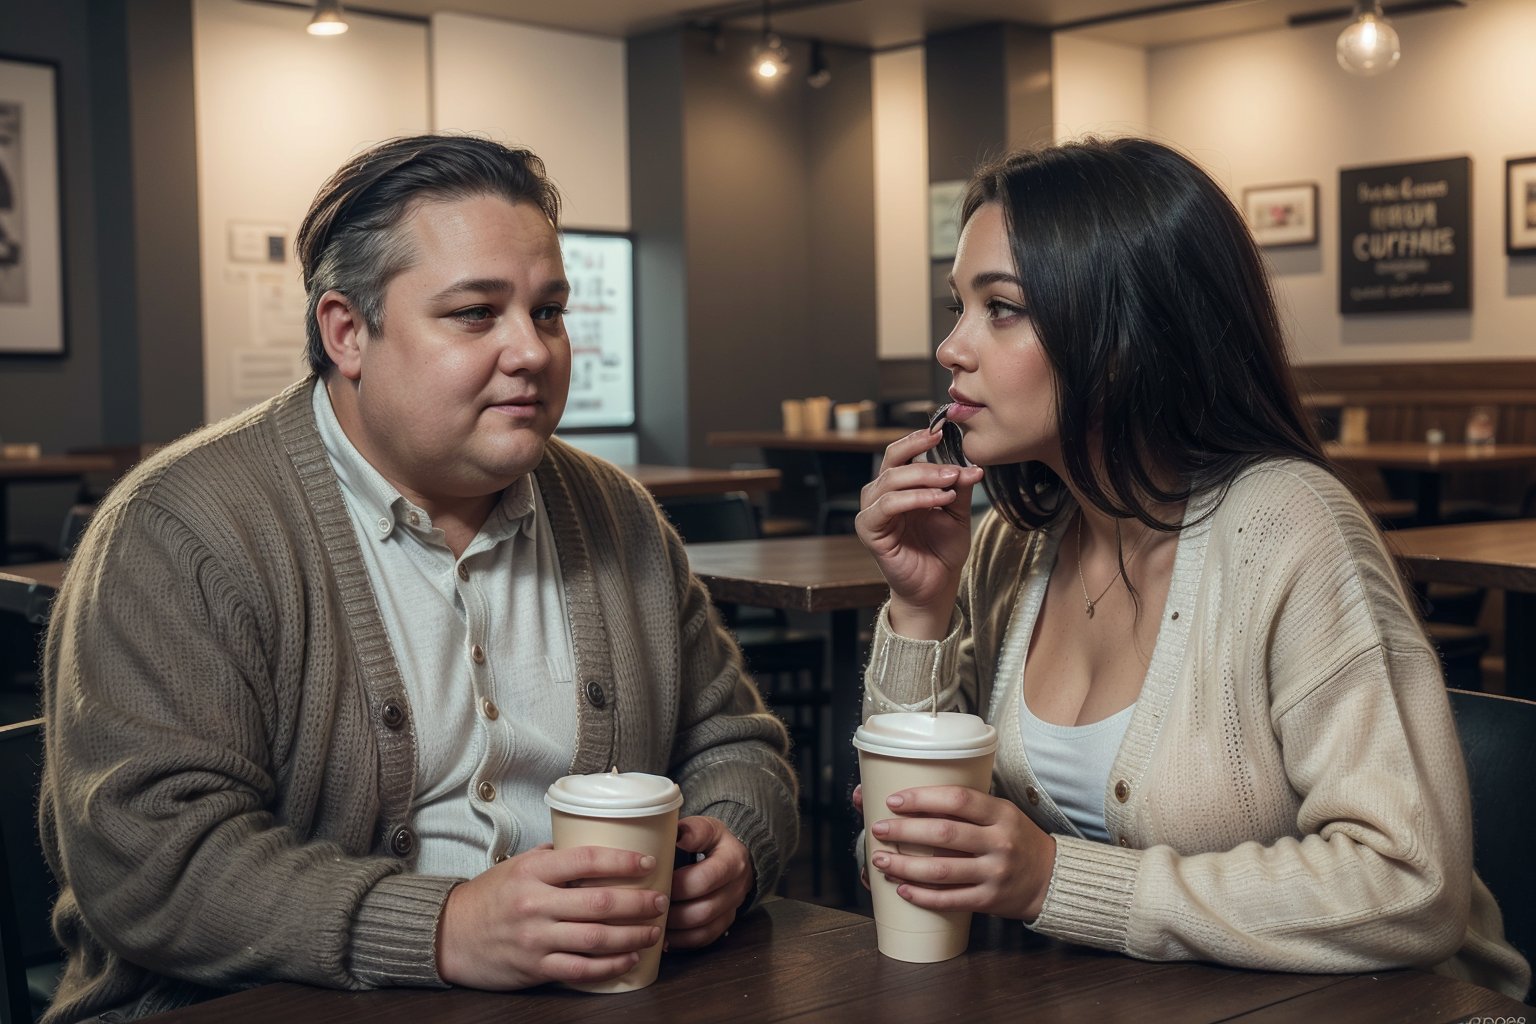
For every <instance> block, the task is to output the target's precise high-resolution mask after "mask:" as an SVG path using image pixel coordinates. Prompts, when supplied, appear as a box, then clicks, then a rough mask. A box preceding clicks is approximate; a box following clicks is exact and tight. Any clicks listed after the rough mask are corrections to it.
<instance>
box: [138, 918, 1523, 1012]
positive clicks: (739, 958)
mask: <svg viewBox="0 0 1536 1024" xmlns="http://www.w3.org/2000/svg"><path fill="white" fill-rule="evenodd" d="M1530 1014H1531V1010H1530V1008H1529V1007H1527V1006H1522V1005H1521V1004H1520V1003H1517V1002H1515V1001H1514V1000H1512V999H1508V998H1506V997H1504V996H1501V995H1499V994H1498V993H1496V992H1491V991H1489V990H1488V989H1485V988H1481V987H1479V986H1477V985H1473V984H1470V983H1468V982H1464V981H1457V980H1454V979H1452V978H1446V977H1442V976H1440V975H1437V974H1429V973H1427V972H1424V971H1381V972H1374V973H1370V974H1342V975H1340V974H1323V975H1318V974H1272V973H1267V972H1261V971H1244V970H1237V969H1234V968H1226V967H1214V966H1210V965H1207V964H1194V963H1175V964H1155V963H1147V962H1145V961H1141V960H1132V959H1130V958H1129V957H1124V956H1117V955H1114V954H1109V953H1100V952H1097V951H1094V950H1087V949H1082V948H1078V947H1070V946H1065V945H1062V944H1059V943H1055V942H1052V941H1050V940H1047V939H1043V938H1040V937H1039V936H1036V935H1034V934H1032V933H1030V932H1027V931H1025V930H1024V929H1023V928H1022V927H1020V926H1019V925H1018V924H1017V923H1012V922H1001V921H998V920H996V919H994V918H985V917H978V918H976V919H975V922H974V924H973V927H972V929H971V947H970V949H969V950H968V951H967V952H965V953H963V954H961V955H960V956H958V957H956V958H955V959H953V960H949V961H946V962H944V963H938V964H906V963H901V962H899V961H896V960H889V959H887V958H885V957H883V956H881V955H880V954H879V953H878V952H876V950H875V925H874V922H873V921H872V920H870V919H869V918H866V917H860V916H859V915H857V914H850V913H848V912H846V911H841V910H833V909H830V908H827V907H818V906H813V905H811V904H808V903H800V902H797V901H794V900H772V901H770V902H768V903H766V904H764V905H763V906H762V907H760V908H758V909H757V910H755V911H753V912H752V913H751V914H749V915H747V916H746V917H745V918H744V919H743V920H741V921H740V922H738V923H737V924H736V926H735V927H733V928H732V929H731V932H730V934H729V935H728V936H726V937H724V938H722V939H721V940H720V942H719V943H718V944H717V945H715V946H714V947H712V948H710V949H705V950H700V951H695V952H686V953H684V952H678V953H668V954H667V955H666V956H665V957H664V958H663V960H662V967H661V977H660V978H659V979H658V980H657V982H656V984H654V985H652V986H651V987H649V988H644V989H641V990H639V991H638V992H630V993H625V994H623V995H585V994H582V993H579V992H571V991H567V990H565V989H562V988H557V987H554V986H544V987H540V988H536V989H530V990H527V991H523V992H510V993H493V992H473V991H470V990H467V989H449V990H446V991H426V990H420V989H386V990H383V991H378V992H337V991H332V990H329V989H317V988H309V987H306V986H303V985H292V984H277V985H266V986H263V987H261V988H255V989H250V990H248V991H245V992H241V993H238V994H236V995H231V996H225V997H223V998H221V999H215V1000H212V1001H210V1002H206V1003H202V1004H200V1005H197V1006H191V1007H187V1008H185V1009H181V1010H175V1011H173V1012H171V1013H166V1014H161V1015H158V1016H155V1017H152V1018H147V1019H150V1020H153V1021H155V1024H213V1022H218V1024H272V1021H284V1020H287V1021H306V1022H308V1021H325V1022H326V1024H421V1022H423V1021H431V1022H432V1024H603V1022H613V1024H719V1022H721V1021H740V1022H758V1021H812V1022H822V1021H855V1020H863V1021H870V1022H872V1024H903V1022H907V1021H922V1022H927V1021H950V1020H953V1021H960V1022H962V1024H994V1022H995V1024H1020V1022H1021V1021H1023V1022H1029V1021H1041V1022H1044V1021H1157V1020H1178V1021H1182V1022H1192V1024H1199V1022H1205V1021H1231V1020H1241V1021H1252V1022H1254V1024H1258V1022H1262V1021H1317V1020H1357V1021H1365V1020H1369V1021H1386V1020H1390V1021H1396V1022H1406V1024H1413V1022H1419V1021H1424V1022H1429V1021H1434V1022H1437V1024H1438V1022H1443V1021H1452V1020H1466V1019H1467V1018H1468V1017H1479V1016H1480V1017H1483V1018H1485V1019H1487V1020H1490V1021H1491V1020H1494V1019H1497V1018H1499V1017H1502V1018H1503V1019H1504V1020H1506V1021H1515V1020H1525V1019H1528V1018H1529V1016H1530Z"/></svg>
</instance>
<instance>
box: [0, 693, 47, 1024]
mask: <svg viewBox="0 0 1536 1024" xmlns="http://www.w3.org/2000/svg"><path fill="white" fill-rule="evenodd" d="M42 766H43V721H42V719H32V720H31V721H27V722H17V723H14V724H12V725H5V726H0V778H3V779H4V780H5V783H4V785H3V786H0V861H3V862H4V863H3V864H0V867H3V869H4V871H3V879H4V880H3V882H0V885H3V887H4V891H3V892H0V946H3V950H0V952H3V954H4V959H5V965H4V971H5V1000H4V1004H3V1007H4V1012H5V1017H4V1018H3V1019H0V1024H11V1022H16V1024H21V1022H25V1021H32V1020H35V1019H36V1017H37V1015H38V1014H40V1013H41V1012H42V1011H43V1009H44V1008H45V1007H47V1005H48V1003H49V1002H50V1001H51V1000H52V999H53V991H54V988H55V986H56V985H57V983H58V977H59V972H60V970H61V969H62V966H63V953H62V952H61V951H60V950H59V947H58V944H57V943H56V942H55V941H54V937H53V930H52V926H51V925H50V923H49V916H50V913H51V911H52V907H53V901H54V898H55V896H57V895H58V886H56V885H55V884H54V881H53V874H52V872H50V871H49V870H48V865H47V862H45V861H44V860H43V852H42V848H41V846H40V845H39V843H38V838H37V790H38V785H39V782H40V780H41V773H42Z"/></svg>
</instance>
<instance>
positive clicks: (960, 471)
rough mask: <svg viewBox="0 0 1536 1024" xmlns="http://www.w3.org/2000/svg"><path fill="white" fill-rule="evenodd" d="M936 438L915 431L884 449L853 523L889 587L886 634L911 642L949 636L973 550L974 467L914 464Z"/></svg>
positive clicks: (932, 433) (976, 474) (978, 476)
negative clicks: (962, 574) (890, 631)
mask: <svg viewBox="0 0 1536 1024" xmlns="http://www.w3.org/2000/svg"><path fill="white" fill-rule="evenodd" d="M941 436H942V435H941V434H939V433H938V432H937V431H930V430H927V429H923V430H916V431H913V432H912V433H911V434H908V435H907V436H906V437H903V438H901V439H900V440H897V441H895V442H893V443H892V444H891V445H890V447H888V448H886V450H885V459H884V460H883V461H882V462H881V464H880V474H879V475H878V476H876V477H875V479H874V480H872V481H870V482H869V483H868V484H866V485H865V487H864V490H863V492H862V494H861V497H860V502H859V505H860V510H859V515H858V518H857V519H855V520H854V526H855V528H856V529H857V531H858V534H859V539H860V540H861V541H863V542H864V546H865V547H866V548H868V549H869V552H870V554H872V555H874V556H875V561H876V563H877V564H878V565H879V566H880V572H881V574H882V575H883V576H885V582H886V583H887V584H889V585H890V588H891V604H890V609H889V615H890V624H891V628H892V629H893V630H895V631H896V632H897V633H899V634H901V635H902V636H906V637H911V638H913V639H915V640H939V639H942V638H943V637H944V635H945V634H946V632H947V631H948V629H949V621H950V618H951V614H952V612H953V610H954V606H955V597H956V595H957V594H958V593H959V591H960V571H961V569H963V568H964V567H965V559H966V556H967V555H968V554H969V553H970V550H971V489H972V488H974V487H975V486H976V484H978V483H979V482H980V481H981V468H980V467H978V466H964V467H961V466H949V465H941V464H936V463H931V462H914V461H912V460H913V459H916V458H919V457H920V456H922V455H923V454H924V453H926V452H929V451H931V450H932V449H934V448H935V447H937V446H938V443H939V440H940V438H941Z"/></svg>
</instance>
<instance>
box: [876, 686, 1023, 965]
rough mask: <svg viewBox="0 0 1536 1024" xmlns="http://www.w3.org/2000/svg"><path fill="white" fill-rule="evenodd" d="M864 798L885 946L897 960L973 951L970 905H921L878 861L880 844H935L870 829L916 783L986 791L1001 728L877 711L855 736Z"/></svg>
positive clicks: (958, 718)
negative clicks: (898, 840) (896, 839)
mask: <svg viewBox="0 0 1536 1024" xmlns="http://www.w3.org/2000/svg"><path fill="white" fill-rule="evenodd" d="M853 745H854V746H855V747H856V748H858V751H859V777H860V781H861V782H862V784H863V787H864V790H863V797H864V843H865V851H864V858H865V859H864V863H865V867H866V869H867V870H868V873H869V888H870V894H871V896H873V898H874V904H875V935H876V940H877V943H878V945H879V948H880V952H881V953H884V954H885V955H886V956H888V957H890V958H892V959H893V960H904V961H906V962H908V963H915V964H928V963H936V962H938V961H940V960H948V959H951V958H952V957H956V956H959V955H960V954H961V953H963V952H965V946H966V943H967V941H969V938H970V930H971V914H970V912H969V911H965V910H959V911H938V910H928V909H925V908H923V907H918V906H914V905H913V904H911V903H908V902H907V901H906V900H904V899H902V898H901V896H900V895H899V894H898V893H897V892H896V885H895V883H893V882H891V881H889V880H887V879H886V877H885V875H884V874H883V873H882V872H880V871H879V870H878V869H876V868H874V867H873V866H872V864H871V858H872V857H873V856H874V855H875V853H877V852H878V851H880V850H886V851H888V852H892V853H899V854H905V855H906V856H909V857H912V856H916V857H931V856H933V855H934V851H933V849H932V848H931V847H928V846H919V845H917V844H913V843H903V844H893V843H887V842H884V841H883V840H880V839H878V838H876V837H875V834H874V832H872V831H871V830H870V827H871V826H872V825H874V823H875V822H877V821H882V820H885V819H889V818H894V817H897V815H896V813H895V812H893V811H892V810H891V809H890V808H889V807H887V806H886V804H885V801H886V799H887V798H888V797H889V796H890V795H891V794H892V793H895V792H896V791H897V790H902V789H910V788H913V787H916V786H968V787H970V788H971V789H976V790H980V791H981V792H983V793H985V792H987V790H988V789H989V788H990V785H991V779H992V758H993V755H995V754H996V752H997V730H996V729H994V728H993V727H992V726H990V725H988V724H987V723H986V722H984V721H982V720H981V719H980V718H978V717H976V716H975V715H967V714H961V713H959V712H954V711H941V712H939V713H937V714H934V713H932V712H927V711H916V712H911V711H902V712H895V713H892V714H885V715H870V716H869V718H868V719H866V720H865V722H864V724H863V725H861V726H859V730H858V732H857V733H855V734H854V738H853Z"/></svg>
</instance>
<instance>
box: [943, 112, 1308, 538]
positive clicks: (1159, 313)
mask: <svg viewBox="0 0 1536 1024" xmlns="http://www.w3.org/2000/svg"><path fill="white" fill-rule="evenodd" d="M994 202H995V203H998V204H999V205H1000V206H1001V207H1002V210H1003V216H1004V219H1005V221H1006V224H1007V229H1008V242H1009V248H1010V250H1011V252H1012V255H1013V262H1014V269H1015V272H1016V273H1017V274H1018V277H1019V281H1020V282H1021V284H1022V286H1023V292H1024V301H1025V302H1026V303H1027V304H1028V306H1029V312H1030V316H1031V318H1032V319H1033V322H1034V328H1035V331H1036V334H1037V335H1038V337H1039V339H1040V344H1041V347H1042V349H1043V350H1044V352H1045V357H1046V360H1047V361H1048V363H1049V364H1050V366H1051V369H1052V371H1053V373H1054V376H1055V382H1056V408H1057V424H1056V425H1057V431H1058V433H1059V435H1060V437H1061V447H1062V458H1063V464H1064V467H1065V469H1066V472H1067V474H1068V476H1069V477H1070V478H1071V481H1072V483H1073V485H1074V486H1075V487H1076V488H1077V489H1078V491H1079V492H1080V493H1081V494H1082V495H1083V497H1084V499H1085V500H1086V501H1087V502H1089V503H1091V504H1092V505H1093V506H1094V507H1095V508H1097V509H1099V510H1100V511H1102V512H1104V513H1105V514H1107V515H1111V516H1116V517H1120V518H1135V519H1138V520H1140V521H1141V522H1143V523H1145V524H1146V525H1148V526H1151V527H1154V528H1158V529H1164V530H1176V529H1178V524H1177V523H1173V524H1168V523H1163V522H1161V521H1160V520H1159V519H1157V517H1156V516H1155V515H1154V514H1153V511H1152V509H1151V507H1150V506H1151V505H1152V504H1154V503H1162V502H1175V501H1186V500H1188V499H1189V497H1190V496H1191V495H1193V494H1198V493H1201V492H1203V491H1206V490H1208V489H1210V488H1219V489H1221V490H1222V491H1224V490H1225V488H1226V487H1227V486H1229V485H1230V484H1231V483H1232V481H1233V480H1234V479H1235V478H1236V477H1237V475H1238V473H1239V472H1241V471H1242V469H1243V468H1244V467H1246V466H1248V465H1251V464H1252V463H1254V462H1257V461H1259V460H1261V459H1266V458H1272V457H1292V458H1298V459H1303V460H1305V461H1308V462H1312V463H1316V464H1318V465H1326V464H1327V460H1326V459H1325V457H1324V455H1323V453H1322V447H1321V445H1320V444H1319V442H1318V439H1317V435H1316V432H1315V431H1314V429H1313V428H1312V426H1311V424H1310V422H1309V420H1308V419H1307V417H1306V416H1305V415H1304V414H1303V412H1302V409H1301V403H1300V401H1299V400H1298V398H1297V395H1296V387H1295V383H1294V382H1293V380H1292V379H1291V374H1290V370H1289V365H1288V362H1287V359H1286V354H1285V343H1284V340H1283V337H1282V334H1281V330H1280V321H1279V317H1278V315H1277V313H1276V311H1275V302H1274V297H1273V295H1272V293H1271V291H1270V287H1269V279H1268V276H1267V274H1266V272H1265V267H1264V262H1263V260H1262V258H1261V257H1260V255H1259V251H1258V248H1257V246H1256V245H1255V244H1254V241H1253V236H1252V235H1250V234H1249V232H1248V228H1247V225H1246V224H1245V223H1244V222H1243V219H1242V216H1241V215H1240V214H1239V213H1238V211H1237V210H1236V208H1235V207H1233V205H1232V202H1231V200H1230V199H1228V198H1227V195H1226V193H1225V192H1224V191H1222V189H1221V187H1220V186H1219V185H1217V184H1216V183H1215V182H1214V181H1212V180H1211V178H1210V176H1209V175H1207V174H1206V173H1205V172H1204V171H1202V170H1201V169H1200V168H1199V167H1198V166H1196V165H1195V163H1194V162H1193V161H1191V160H1190V159H1188V158H1187V157H1185V156H1182V155H1181V154H1179V153H1176V152H1174V151H1173V150H1171V149H1169V148H1168V147H1166V146H1162V145H1159V144H1158V143H1155V142H1149V141H1147V140H1145V139H1112V140H1101V139H1085V140H1082V141H1078V142H1071V143H1067V144H1064V145H1059V146H1053V147H1050V148H1047V149H1041V150H1038V151H1032V152H1019V153H1014V154H1011V155H1009V156H1007V157H1004V158H1002V159H1001V160H998V161H996V162H993V163H989V164H987V165H985V166H983V167H981V168H980V169H978V170H977V171H976V173H975V174H974V175H973V176H972V178H971V181H970V185H969V187H968V188H967V190H966V195H965V200H964V203H963V205H962V207H961V220H962V223H963V222H965V221H968V220H969V219H970V218H971V215H972V214H974V213H975V212H976V211H977V210H978V209H980V208H981V207H982V206H983V205H984V204H986V203H994ZM1094 431H1098V437H1099V448H1098V451H1097V452H1093V451H1090V450H1089V438H1090V436H1092V434H1093V432H1094ZM1095 461H1097V462H1098V463H1099V465H1100V467H1101V469H1100V471H1098V472H1096V471H1095V469H1094V463H1095ZM985 481H986V489H987V494H988V495H989V496H990V497H991V498H992V502H993V504H994V505H996V506H997V507H998V510H999V511H1000V512H1001V514H1002V515H1003V516H1004V517H1005V518H1006V519H1007V520H1008V521H1009V522H1010V523H1012V524H1013V525H1014V526H1016V527H1019V528H1022V529H1030V528H1036V527H1040V526H1044V525H1047V524H1049V523H1051V522H1052V521H1054V520H1055V518H1056V517H1057V515H1059V514H1060V512H1061V510H1062V498H1063V496H1064V495H1063V492H1064V490H1065V486H1064V484H1063V482H1062V480H1061V479H1060V478H1059V477H1058V476H1057V475H1056V473H1055V472H1054V471H1053V470H1052V469H1051V468H1050V467H1048V466H1046V465H1044V464H1043V463H1039V462H1026V463H1016V464H1013V465H1005V466H995V467H989V468H988V469H987V470H986V476H985ZM1170 481H1172V482H1171V483H1170Z"/></svg>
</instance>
